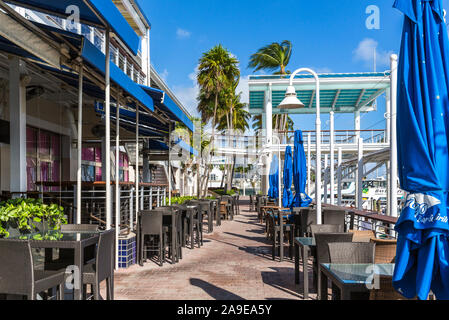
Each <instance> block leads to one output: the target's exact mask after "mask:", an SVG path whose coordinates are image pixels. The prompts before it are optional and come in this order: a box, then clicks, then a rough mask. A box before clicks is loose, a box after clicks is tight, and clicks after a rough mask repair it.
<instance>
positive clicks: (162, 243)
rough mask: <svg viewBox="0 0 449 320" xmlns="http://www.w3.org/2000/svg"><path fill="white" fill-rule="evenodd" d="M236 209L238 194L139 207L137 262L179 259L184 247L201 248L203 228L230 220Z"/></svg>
mask: <svg viewBox="0 0 449 320" xmlns="http://www.w3.org/2000/svg"><path fill="white" fill-rule="evenodd" d="M239 213H240V207H239V196H238V195H235V196H228V195H223V196H220V197H219V198H217V199H200V200H188V201H186V202H184V203H182V204H173V205H171V206H161V207H158V208H155V209H153V210H143V211H140V212H139V216H138V221H137V239H138V241H137V247H138V249H137V251H138V261H139V264H140V265H141V266H143V265H144V263H145V262H149V261H148V260H151V261H152V262H154V263H157V264H159V265H160V266H163V265H164V263H165V262H168V261H169V262H170V263H178V262H180V260H182V257H183V250H184V249H186V248H188V249H192V250H193V249H195V247H197V248H201V246H202V245H203V232H204V231H206V232H207V233H212V232H213V230H214V224H215V226H220V225H221V221H222V220H233V218H234V216H235V215H238V214H239ZM151 253H152V254H151ZM149 258H150V259H149Z"/></svg>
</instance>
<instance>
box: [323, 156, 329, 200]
mask: <svg viewBox="0 0 449 320" xmlns="http://www.w3.org/2000/svg"><path fill="white" fill-rule="evenodd" d="M328 163H329V155H328V154H325V155H324V183H323V191H324V193H323V196H324V203H325V204H327V195H328V193H327V185H328V183H329V179H328V171H327V169H328Z"/></svg>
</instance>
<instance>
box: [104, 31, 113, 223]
mask: <svg viewBox="0 0 449 320" xmlns="http://www.w3.org/2000/svg"><path fill="white" fill-rule="evenodd" d="M109 40H110V32H109V29H108V30H106V41H105V46H106V50H105V51H106V68H105V84H106V88H105V95H106V99H105V100H106V106H105V116H106V137H105V138H106V141H105V142H106V152H105V153H106V173H105V175H106V200H105V202H106V230H110V229H111V224H112V207H111V199H112V198H111V79H110V70H111V69H110V67H111V63H110V62H111V59H109V54H110V46H109V43H110V41H109Z"/></svg>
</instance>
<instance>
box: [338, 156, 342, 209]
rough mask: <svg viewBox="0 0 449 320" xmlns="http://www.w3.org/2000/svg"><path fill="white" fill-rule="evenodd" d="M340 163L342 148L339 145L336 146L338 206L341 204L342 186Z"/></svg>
mask: <svg viewBox="0 0 449 320" xmlns="http://www.w3.org/2000/svg"><path fill="white" fill-rule="evenodd" d="M341 163H342V149H341V147H338V167H337V179H338V180H337V188H338V193H337V199H338V200H337V204H338V205H339V206H341V200H342V197H341V188H342V184H343V181H342V167H341Z"/></svg>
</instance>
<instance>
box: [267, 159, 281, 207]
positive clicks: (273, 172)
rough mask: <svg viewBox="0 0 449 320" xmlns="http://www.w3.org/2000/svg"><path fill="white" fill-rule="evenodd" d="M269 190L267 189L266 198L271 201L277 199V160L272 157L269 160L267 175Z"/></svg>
mask: <svg viewBox="0 0 449 320" xmlns="http://www.w3.org/2000/svg"><path fill="white" fill-rule="evenodd" d="M268 179H269V183H270V188H269V189H268V196H269V197H270V198H273V199H277V198H278V197H279V159H278V157H277V156H276V155H273V160H271V166H270V174H269V178H268Z"/></svg>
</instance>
